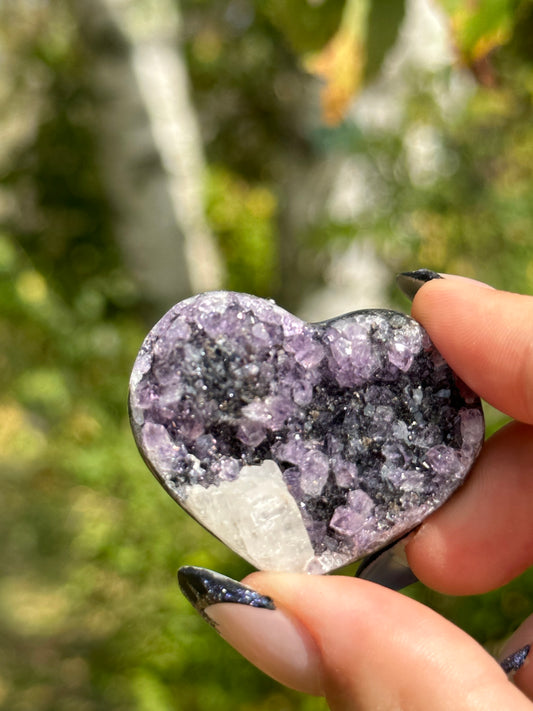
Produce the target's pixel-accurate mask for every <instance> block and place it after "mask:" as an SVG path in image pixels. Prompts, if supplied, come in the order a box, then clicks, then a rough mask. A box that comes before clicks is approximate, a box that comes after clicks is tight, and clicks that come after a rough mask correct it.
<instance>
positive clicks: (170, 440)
mask: <svg viewBox="0 0 533 711" xmlns="http://www.w3.org/2000/svg"><path fill="white" fill-rule="evenodd" d="M130 414H131V422H132V427H133V432H134V435H135V439H136V442H137V445H138V447H139V449H140V451H141V453H142V455H143V457H144V459H145V461H146V463H147V464H148V466H149V467H150V469H151V470H152V472H153V473H154V474H155V476H156V477H157V479H158V480H159V481H160V482H161V484H162V485H163V486H164V488H165V489H166V490H167V491H168V493H169V494H170V495H171V496H172V497H173V498H174V499H175V500H176V501H177V502H178V503H179V504H180V505H181V506H183V508H184V509H185V510H186V511H187V512H188V513H189V514H191V515H192V516H193V517H194V518H195V519H196V520H197V521H198V522H200V523H201V524H202V525H203V526H205V527H206V528H207V529H208V530H209V531H211V532H212V533H213V534H214V535H215V536H217V537H218V538H219V539H220V540H222V541H223V542H224V543H226V544H227V545H228V546H229V547H230V548H232V549H233V550H234V551H235V552H236V553H238V554H239V555H241V556H242V557H243V558H246V559H247V560H248V561H249V562H250V563H252V564H253V565H254V566H256V567H257V568H261V569H269V570H289V571H305V572H310V573H326V572H329V571H331V570H334V569H336V568H339V567H341V566H343V565H346V564H348V563H350V562H352V561H354V560H357V559H358V558H361V557H362V556H364V555H367V554H368V553H371V552H373V551H376V550H378V549H379V548H382V547H383V546H384V545H386V544H387V543H389V542H391V541H393V540H395V539H397V538H399V537H400V536H402V535H403V534H404V533H406V532H407V531H409V530H411V529H412V528H413V527H415V526H416V525H417V524H419V523H420V522H421V521H422V520H423V519H424V518H425V517H426V516H427V515H428V514H429V513H431V512H432V511H434V510H435V509H436V508H437V507H439V506H440V505H441V504H442V503H443V502H444V501H445V500H446V499H447V498H448V497H449V496H450V494H451V493H452V492H453V491H454V490H455V489H456V488H457V487H458V486H459V485H460V484H461V482H462V481H463V479H464V478H465V476H466V474H467V472H468V470H469V469H470V467H471V465H472V463H473V462H474V459H475V457H476V455H477V454H478V452H479V449H480V447H481V444H482V441H483V434H484V424H483V414H482V410H481V405H480V402H479V399H478V398H477V396H476V395H474V394H473V393H472V392H471V391H470V390H469V389H468V388H467V387H466V386H465V385H464V384H463V383H462V382H461V381H459V380H458V379H457V377H456V376H455V375H454V373H453V372H452V371H451V369H450V367H449V366H448V365H447V363H446V362H445V361H444V359H443V358H442V356H441V355H440V353H438V351H437V350H436V349H435V348H434V346H433V345H432V344H431V342H430V340H429V337H428V336H427V334H426V332H425V331H424V330H423V328H422V327H421V326H420V325H419V324H418V323H417V322H416V321H414V320H413V319H411V318H410V317H408V316H405V315H404V314H401V313H397V312H395V311H387V310H378V309H374V310H367V311H356V312H354V313H351V314H347V315H345V316H340V317H338V318H335V319H332V320H330V321H325V322H323V323H319V324H308V323H305V322H303V321H301V320H300V319H298V318H296V317H295V316H293V315H291V314H289V313H288V312H287V311H284V310H283V309H281V308H280V307H278V306H276V304H274V303H273V302H272V301H266V300H264V299H260V298H258V297H255V296H248V295H246V294H237V293H233V292H211V293H207V294H200V295H198V296H194V297H192V298H190V299H187V300H186V301H183V302H181V303H179V304H177V305H176V306H174V307H173V308H172V309H171V310H170V311H169V312H168V313H167V314H166V315H165V316H163V318H162V319H161V320H160V321H159V323H157V324H156V326H155V327H154V328H153V329H152V331H151V332H150V333H149V334H148V336H147V338H146V340H145V341H144V343H143V345H142V347H141V350H140V352H139V355H138V356H137V360H136V361H135V365H134V368H133V372H132V376H131V383H130Z"/></svg>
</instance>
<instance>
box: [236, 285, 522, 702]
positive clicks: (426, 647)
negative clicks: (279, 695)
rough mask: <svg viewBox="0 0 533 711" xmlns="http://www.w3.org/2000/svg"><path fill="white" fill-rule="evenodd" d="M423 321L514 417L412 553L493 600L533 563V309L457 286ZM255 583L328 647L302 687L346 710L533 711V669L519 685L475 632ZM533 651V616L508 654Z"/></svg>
mask: <svg viewBox="0 0 533 711" xmlns="http://www.w3.org/2000/svg"><path fill="white" fill-rule="evenodd" d="M412 314H413V316H414V317H415V318H416V319H417V320H418V321H420V323H422V325H423V326H424V327H425V328H426V329H427V331H428V332H429V334H430V336H431V338H432V340H433V342H434V343H435V345H436V346H437V348H438V349H439V350H440V351H441V353H442V354H443V355H444V357H445V358H446V360H447V361H448V362H449V363H450V365H451V366H452V368H453V369H454V370H455V372H456V373H457V374H458V375H459V376H460V377H461V378H462V379H463V380H464V381H465V382H466V383H467V384H468V385H470V387H471V388H472V389H473V390H475V391H476V392H477V393H478V394H479V395H480V396H481V397H482V398H483V399H484V400H486V401H487V402H489V403H491V404H492V405H494V406H495V407H496V408H498V409H499V410H501V411H502V412H504V413H506V414H507V415H509V416H510V417H512V418H514V421H513V422H511V423H510V424H508V425H507V426H505V427H504V428H503V429H501V430H500V431H499V432H498V433H497V434H495V435H494V436H493V437H492V438H491V439H490V440H489V441H488V442H487V443H486V445H485V446H484V448H483V450H482V454H481V456H480V457H479V459H478V461H477V462H476V464H475V466H474V468H473V470H472V472H471V474H470V477H469V479H468V481H467V483H466V484H465V485H464V486H463V487H462V488H461V489H460V490H459V491H458V492H456V494H455V495H454V496H453V497H452V499H451V500H450V501H448V502H447V503H446V504H445V505H444V506H443V507H442V508H441V509H440V510H439V511H437V512H436V513H435V514H433V515H432V516H431V517H430V518H429V519H428V520H427V521H426V522H425V523H423V524H422V525H421V527H420V528H419V529H418V531H417V532H416V533H415V534H413V535H412V537H411V538H410V540H409V542H408V544H407V549H406V550H407V557H408V560H409V563H410V565H411V567H412V569H413V571H414V572H415V574H416V575H417V576H418V577H419V579H420V580H421V581H423V582H424V583H425V584H426V585H428V586H429V587H431V588H433V589H435V590H438V591H441V592H443V593H446V594H451V595H466V594H474V593H476V594H477V593H483V592H487V591H489V590H492V589H494V588H497V587H499V586H501V585H504V584H505V583H507V582H509V581H510V580H512V579H513V578H514V577H516V576H518V575H519V574H520V573H522V572H523V571H524V570H526V569H527V568H528V567H529V566H530V565H531V564H532V562H533V297H530V296H521V295H517V294H510V293H506V292H501V291H497V290H493V289H489V288H487V287H485V286H483V285H479V284H477V283H472V282H469V281H465V280H461V279H457V278H454V277H445V278H444V279H438V280H434V281H430V282H428V283H427V284H424V286H423V287H422V288H421V289H420V290H419V291H418V292H417V294H416V296H415V298H414V302H413V309H412ZM245 583H246V584H247V585H249V586H251V587H253V588H255V589H256V590H259V591H260V592H262V593H265V594H268V595H270V596H271V597H272V598H273V599H274V600H275V602H276V605H277V606H278V607H279V608H280V609H282V610H283V611H285V612H286V613H287V614H288V615H289V616H290V617H291V618H293V619H295V620H297V621H298V622H299V623H300V624H301V625H302V626H303V628H305V629H306V630H307V632H308V633H309V636H310V638H311V639H312V640H314V643H315V644H316V647H317V648H318V653H319V656H320V667H321V673H319V674H314V675H309V678H308V679H307V678H305V677H304V679H303V681H302V682H299V683H298V687H299V688H300V690H301V691H304V692H308V693H314V694H316V693H321V694H323V695H324V696H325V697H326V699H327V701H328V704H329V707H330V708H331V709H332V711H427V710H428V709H431V710H432V711H449V710H450V711H451V710H452V709H453V711H493V710H494V711H496V710H497V711H502V709H513V711H533V702H532V701H531V699H533V662H531V661H530V660H529V659H528V660H526V662H525V664H524V666H523V667H522V669H521V670H520V671H518V672H517V673H516V675H515V677H514V683H512V682H510V681H509V680H508V679H507V677H506V675H505V674H504V673H503V671H502V670H501V668H500V667H499V664H498V663H497V662H496V661H495V660H494V659H493V658H492V657H491V656H490V655H489V654H488V653H487V652H486V651H485V650H484V649H483V648H482V647H481V646H480V645H479V644H478V643H477V642H475V641H474V640H473V639H472V638H470V637H469V636H468V635H467V634H466V633H465V632H463V631H462V630H460V629H459V628H457V627H456V626H455V625H453V624H452V623H450V622H448V621H447V620H445V619H444V618H443V617H441V616H439V615H438V614H437V613H435V612H434V611H432V610H430V609H429V608H426V607H424V606H423V605H421V604H419V603H417V602H415V601H413V600H412V599H410V598H408V597H406V596H403V595H401V594H399V593H395V592H393V591H391V590H388V589H386V588H383V587H381V586H378V585H375V584H373V583H369V582H367V581H363V580H357V579H354V578H348V577H344V576H324V577H314V576H305V575H288V574H287V575H286V574H274V573H254V574H253V575H251V576H249V577H248V578H247V579H246V580H245ZM532 642H533V616H531V617H530V618H528V619H527V620H526V621H525V622H524V623H523V625H522V626H521V627H520V628H519V629H518V630H517V631H516V632H515V633H514V635H513V636H512V638H511V639H510V640H509V641H508V643H507V644H506V646H505V649H504V650H503V652H502V653H503V654H504V655H505V654H509V653H511V652H514V651H515V650H517V649H518V648H520V647H522V646H523V645H525V644H529V643H532ZM254 661H256V663H257V660H254ZM258 665H259V666H261V664H258ZM281 676H282V677H283V671H282V672H281ZM277 678H278V680H279V681H281V682H284V683H287V684H288V685H293V686H294V683H292V684H291V681H292V680H291V679H290V678H286V679H285V678H280V677H279V675H278V677H277Z"/></svg>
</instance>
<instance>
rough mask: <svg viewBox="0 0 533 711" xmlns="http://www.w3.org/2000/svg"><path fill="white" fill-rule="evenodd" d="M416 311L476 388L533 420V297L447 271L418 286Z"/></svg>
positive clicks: (514, 414) (452, 362)
mask: <svg viewBox="0 0 533 711" xmlns="http://www.w3.org/2000/svg"><path fill="white" fill-rule="evenodd" d="M412 315H413V317H414V318H415V319H417V320H418V321H419V322H420V323H421V324H422V325H423V326H424V328H425V329H426V330H427V332H428V333H429V336H430V338H431V340H432V341H433V343H434V344H435V346H436V347H437V349H438V350H439V351H440V352H441V353H442V355H443V356H444V358H445V359H446V360H447V361H448V363H449V364H450V366H451V367H452V369H453V370H454V371H455V372H456V373H457V375H458V376H459V377H460V378H461V379H462V380H464V382H465V383H467V385H468V386H469V387H470V388H471V389H472V390H473V391H474V392H476V393H477V394H478V395H479V396H480V397H482V398H483V399H485V400H487V402H489V403H490V404H491V405H493V406H494V407H496V408H497V409H499V410H501V411H502V412H505V413H506V414H508V415H510V416H512V417H515V418H516V419H518V420H520V421H522V422H528V423H533V395H532V394H531V393H532V392H533V357H532V355H531V335H532V332H533V327H532V325H531V324H533V297H531V296H523V295H520V294H512V293H508V292H503V291H498V290H496V289H492V288H487V285H484V284H480V283H477V282H472V281H470V280H465V279H458V278H455V277H454V278H450V277H447V276H446V275H445V276H444V278H442V279H434V280H431V281H429V282H428V283H427V284H425V285H424V287H423V288H421V289H419V291H418V292H417V293H416V296H415V298H414V301H413V309H412Z"/></svg>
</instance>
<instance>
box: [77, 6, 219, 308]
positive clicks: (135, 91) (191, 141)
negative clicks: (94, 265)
mask: <svg viewBox="0 0 533 711" xmlns="http://www.w3.org/2000/svg"><path fill="white" fill-rule="evenodd" d="M74 10H75V13H76V16H77V19H78V23H79V29H80V33H81V35H82V37H83V39H84V41H85V43H86V46H87V50H88V55H89V58H90V65H89V72H90V81H91V83H92V87H93V93H94V96H95V108H96V113H97V119H98V140H99V144H100V146H99V148H100V154H101V165H102V170H103V176H104V180H105V183H106V186H107V190H108V192H109V197H110V202H111V204H112V206H113V207H114V209H115V212H116V220H117V226H116V234H117V239H118V242H119V244H120V246H121V248H122V250H123V252H124V258H125V260H126V263H127V264H128V266H129V268H130V270H131V272H132V274H133V275H134V277H135V278H136V279H137V281H138V283H139V285H140V288H141V289H142V293H143V301H146V302H147V303H148V304H149V305H150V306H151V307H153V308H154V310H155V312H159V313H160V312H161V311H163V310H166V309H167V308H168V307H169V306H171V305H172V304H174V303H175V302H176V301H179V300H180V299H183V298H185V297H187V296H189V295H190V294H191V293H193V292H198V291H205V290H208V289H215V288H219V286H220V283H221V276H222V268H221V262H220V257H219V254H218V251H217V249H216V246H215V244H214V241H213V238H212V236H211V234H210V231H209V228H208V226H207V223H206V220H205V216H204V206H203V177H204V160H203V153H202V144H201V138H200V133H199V130H198V125H197V121H196V115H195V112H194V109H193V107H192V105H191V100H190V96H189V87H188V80H187V71H186V68H185V64H184V60H183V57H182V55H181V53H180V50H179V43H178V29H179V19H180V18H179V15H178V11H177V6H176V3H173V2H165V1H164V0H160V1H159V2H158V3H149V2H143V1H142V0H127V1H126V2H124V1H121V2H119V1H118V0H75V2H74Z"/></svg>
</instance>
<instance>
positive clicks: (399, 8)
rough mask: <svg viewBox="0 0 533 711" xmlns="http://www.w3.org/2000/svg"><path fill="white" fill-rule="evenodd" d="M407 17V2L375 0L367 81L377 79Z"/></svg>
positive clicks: (369, 30)
mask: <svg viewBox="0 0 533 711" xmlns="http://www.w3.org/2000/svg"><path fill="white" fill-rule="evenodd" d="M404 16H405V0H373V2H372V3H371V5H370V11H369V13H368V31H367V40H366V66H365V76H364V78H365V81H369V80H370V79H372V78H373V77H375V76H376V75H377V74H378V72H379V70H380V69H381V65H382V64H383V61H384V59H385V57H386V56H387V54H388V52H389V50H390V49H391V48H392V47H393V46H394V44H395V42H396V40H397V38H398V32H399V29H400V27H401V24H402V22H403V18H404Z"/></svg>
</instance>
